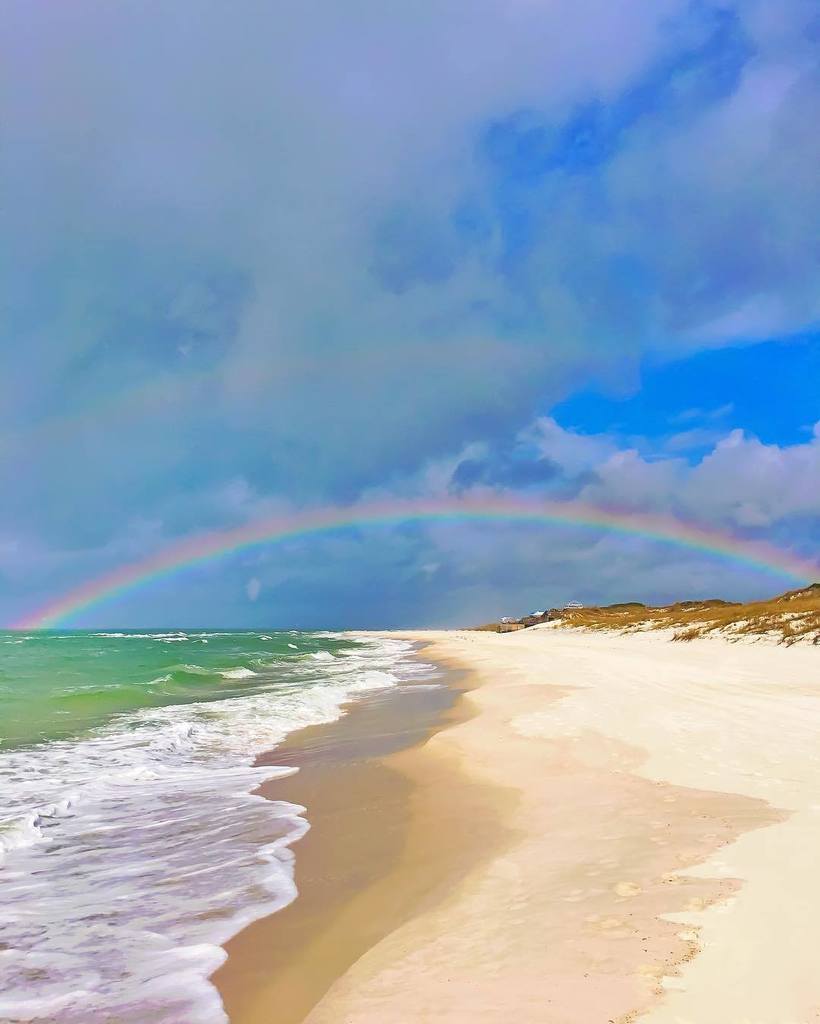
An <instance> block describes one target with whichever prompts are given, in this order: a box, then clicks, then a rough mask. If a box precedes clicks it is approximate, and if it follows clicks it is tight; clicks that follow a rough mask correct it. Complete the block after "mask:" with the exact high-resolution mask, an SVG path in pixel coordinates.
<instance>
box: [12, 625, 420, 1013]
mask: <svg viewBox="0 0 820 1024" xmlns="http://www.w3.org/2000/svg"><path fill="white" fill-rule="evenodd" d="M431 675H432V670H431V669H430V668H429V666H424V665H422V664H420V663H419V662H418V661H417V660H415V659H413V658H412V648H411V645H410V644H408V643H405V642H403V641H398V640H375V639H372V640H370V639H367V640H355V639H352V638H350V637H346V636H342V635H338V634H329V633H325V634H318V633H230V632H187V633H186V632H171V631H169V632H164V633H58V632H52V633H42V634H31V635H26V634H0V741H1V743H0V906H2V915H0V1020H2V1021H9V1022H11V1021H14V1022H17V1021H31V1020H49V1021H54V1022H55V1024H75V1022H76V1024H80V1022H83V1024H98V1022H99V1024H102V1022H111V1024H113V1022H114V1021H116V1022H118V1024H137V1022H140V1024H142V1022H144V1021H147V1020H151V1021H156V1022H158V1024H171V1022H174V1024H183V1022H184V1024H195V1022H197V1021H202V1022H221V1021H224V1020H225V1016H224V1012H223V1010H222V1007H221V1004H220V1002H219V999H218V996H217V994H216V992H215V990H214V989H213V987H212V986H211V985H210V983H209V982H208V980H207V979H208V976H209V975H210V974H211V973H212V972H213V971H214V970H215V968H216V967H217V966H219V964H220V963H221V962H222V960H223V958H224V953H223V952H222V949H221V948H220V944H221V943H223V942H225V941H226V940H227V939H228V938H229V937H230V936H231V935H233V934H235V933H236V932H237V931H238V930H239V929H240V928H241V927H243V926H244V925H245V924H246V923H249V922H250V921H252V920H254V919H255V918H258V917H260V916H263V915H264V914H266V913H270V912H273V911H274V910H276V909H277V908H278V907H281V906H284V905H285V904H286V903H288V902H290V900H291V899H293V898H294V895H295V889H294V885H293V872H292V853H291V850H290V844H291V843H292V842H293V841H294V840H295V839H297V838H298V837H299V836H300V835H302V834H303V833H304V831H305V830H306V828H307V827H308V825H307V822H306V820H305V817H304V816H303V813H302V812H303V809H302V808H299V807H295V806H294V805H292V804H288V803H284V802H273V801H269V800H264V799H262V798H261V797H258V796H256V795H254V794H253V790H254V789H255V788H256V787H257V786H258V785H259V783H260V782H262V781H264V780H265V779H269V778H272V777H275V776H276V775H277V774H282V773H283V772H285V771H286V769H281V768H276V767H271V766H266V767H264V768H259V767H255V766H254V760H255V756H256V755H257V754H258V753H260V752H261V751H263V750H268V749H271V748H273V747H275V746H276V744H277V743H278V742H279V741H281V739H282V738H283V737H284V736H285V735H287V733H288V732H291V731H293V730H294V729H297V728H299V727H302V726H305V725H311V724H318V723H321V722H327V721H332V720H333V719H334V718H337V717H338V716H339V715H340V714H341V713H342V710H341V709H342V706H343V705H344V704H345V702H347V701H349V700H350V699H352V698H354V697H355V696H356V695H357V694H362V693H366V692H368V691H374V690H378V689H382V688H385V687H391V686H396V685H401V684H402V683H404V682H412V681H415V680H417V679H418V678H420V677H425V676H431Z"/></svg>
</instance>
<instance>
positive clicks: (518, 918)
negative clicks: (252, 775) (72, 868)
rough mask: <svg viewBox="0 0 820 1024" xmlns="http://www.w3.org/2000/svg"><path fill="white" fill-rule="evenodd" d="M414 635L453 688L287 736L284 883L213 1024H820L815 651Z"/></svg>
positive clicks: (280, 789) (233, 964)
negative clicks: (415, 709)
mask: <svg viewBox="0 0 820 1024" xmlns="http://www.w3.org/2000/svg"><path fill="white" fill-rule="evenodd" d="M404 635H405V636H407V634H404ZM412 636H413V637H415V638H417V639H419V640H423V641H424V642H425V643H427V644H429V645H430V646H428V647H427V648H426V650H425V657H428V656H429V657H431V658H434V659H436V660H440V661H442V662H446V663H448V664H451V665H452V664H457V665H460V666H462V667H463V668H464V669H465V670H468V671H469V672H470V676H469V677H468V678H469V680H470V681H471V685H472V684H474V688H471V689H469V690H468V691H467V692H466V694H465V695H464V697H463V698H462V699H461V701H460V702H459V703H458V704H457V705H456V713H455V715H453V712H452V711H450V712H445V711H443V710H442V709H439V710H438V711H435V712H434V713H433V714H432V716H431V717H429V718H427V719H426V723H425V724H424V725H423V726H421V724H420V726H419V727H420V732H418V731H417V732H415V734H414V732H413V729H412V728H411V729H410V730H409V734H406V735H405V737H404V739H401V740H399V739H398V737H399V736H401V735H402V731H403V728H404V724H406V723H407V722H408V718H407V717H406V710H404V709H401V708H399V706H398V705H397V704H393V705H392V710H391V711H389V712H387V711H385V708H386V707H387V705H385V706H384V707H383V708H382V709H381V710H379V709H378V708H377V707H371V708H370V709H368V708H367V707H365V706H362V707H361V708H360V709H359V711H356V712H354V713H352V714H351V715H350V716H349V718H348V720H347V728H350V727H352V726H353V725H354V723H355V721H356V720H358V723H359V724H358V725H357V726H356V730H357V732H356V738H355V740H354V739H352V735H353V734H352V733H347V732H346V729H345V728H343V727H342V726H341V725H339V727H338V729H337V730H336V736H337V739H336V740H335V741H332V742H329V743H319V744H318V749H319V750H320V751H323V753H321V754H320V753H319V752H318V751H317V750H314V753H313V754H312V755H311V753H310V749H309V748H310V744H307V748H308V749H307V750H306V751H305V752H304V753H299V752H298V751H297V750H296V749H294V751H293V756H294V757H296V758H297V762H298V763H300V764H303V765H304V766H305V767H304V769H303V771H302V772H300V773H298V774H297V775H296V776H293V777H292V778H291V779H287V780H280V781H279V782H274V783H272V784H271V785H272V786H275V787H276V792H275V793H273V792H272V793H271V794H270V795H271V796H273V797H274V798H283V799H289V800H294V801H295V802H301V803H304V804H306V805H307V806H308V817H309V819H310V820H311V822H312V823H313V829H312V831H311V832H310V833H308V836H307V838H306V839H305V840H303V841H302V843H300V844H299V846H298V847H296V858H297V861H296V862H297V879H298V884H299V889H300V896H299V897H298V899H297V900H296V901H295V903H294V904H292V906H291V907H289V908H287V909H286V910H285V911H283V912H281V913H280V914H277V915H274V916H273V917H271V918H268V919H266V920H265V921H262V922H259V923H258V925H254V926H252V927H251V928H250V929H248V930H247V931H246V932H244V933H243V934H242V935H240V936H238V937H237V939H236V940H234V942H233V943H232V944H231V946H230V947H229V952H230V958H229V961H228V964H227V966H226V968H223V970H222V971H221V972H220V978H219V981H220V985H221V988H222V991H223V993H224V994H225V998H226V1005H227V1007H228V1009H229V1012H230V1015H231V1020H232V1022H234V1024H236V1022H239V1024H257V1022H258V1024H261V1022H262V1021H265V1022H266V1024H273V1022H284V1024H288V1022H290V1021H294V1022H295V1021H301V1020H304V1021H307V1022H308V1024H408V1022H419V1024H468V1022H469V1024H473V1022H488V1024H489V1022H493V1024H499V1022H503V1024H508V1022H510V1021H516V1022H521V1024H598V1022H600V1024H628V1022H632V1021H636V1020H638V1019H640V1020H641V1021H642V1022H646V1024H672V1022H674V1024H679V1022H686V1024H746V1022H748V1021H754V1022H755V1024H786V1022H788V1024H806V1022H809V1021H812V1020H815V1019H820V1016H818V1013H820V984H818V983H817V982H815V981H814V980H813V979H814V976H815V974H816V971H815V970H814V962H813V960H814V949H815V948H816V945H817V941H818V939H820V925H819V924H818V922H817V921H816V920H815V917H816V915H815V913H814V910H813V908H814V905H815V902H816V899H815V897H816V896H817V895H818V893H817V887H818V886H817V882H816V879H815V874H816V868H815V860H816V851H817V849H818V839H820V747H818V744H817V741H816V736H817V733H818V730H820V651H818V650H817V649H816V648H815V649H811V648H804V649H798V648H788V649H787V648H782V647H780V648H777V647H773V646H771V645H766V644H756V645H747V644H729V643H727V642H726V641H724V640H720V639H712V640H703V641H694V642H692V643H691V644H673V643H670V642H669V641H668V639H667V638H665V637H664V636H660V635H657V634H655V635H651V636H649V635H647V636H632V637H620V636H615V635H611V634H583V633H574V632H554V631H551V630H538V629H533V630H527V631H524V632H519V633H513V634H509V635H505V636H499V635H497V634H482V633H458V632H451V633H436V634H431V633H427V634H412ZM388 703H389V702H388ZM384 714H386V715H387V717H388V719H390V720H391V721H392V722H393V725H392V726H391V727H390V728H389V729H387V730H386V731H387V732H389V733H390V734H391V735H392V736H393V741H392V742H396V743H397V744H398V746H400V747H402V748H403V749H401V750H399V751H398V752H394V753H391V752H389V750H387V749H386V748H385V747H384V742H385V741H384V735H383V734H384V732H385V729H384V728H383V727H382V726H381V725H379V726H376V724H375V723H376V722H378V721H379V715H384ZM371 715H375V718H373V717H370V716H371ZM448 716H453V717H451V718H450V720H449V721H447V718H448ZM422 717H423V716H422ZM399 720H400V721H401V723H404V724H402V725H400V724H399ZM442 726H444V727H443V728H442ZM343 733H345V734H346V735H347V736H348V739H346V740H343V739H342V735H343ZM374 736H376V737H378V738H377V740H376V746H375V747H374V746H372V745H371V743H372V742H373V739H374ZM408 743H409V744H410V745H408ZM358 745H360V746H358ZM296 746H299V742H297V744H296ZM351 752H353V754H354V756H353V757H351ZM359 754H361V756H359ZM279 757H280V752H277V754H276V760H277V761H279ZM300 757H304V760H301V761H300V760H299V758H300ZM295 763H296V762H295Z"/></svg>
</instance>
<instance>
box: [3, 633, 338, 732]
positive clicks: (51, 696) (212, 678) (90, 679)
mask: <svg viewBox="0 0 820 1024" xmlns="http://www.w3.org/2000/svg"><path fill="white" fill-rule="evenodd" d="M295 639H296V640H298V643H295V642H294V640H295ZM355 648H356V645H355V644H353V643H352V642H351V641H349V640H345V639H340V638H334V637H332V636H330V635H326V634H323V635H318V634H312V633H302V634H298V635H294V634H291V633H228V632H224V633H220V632H190V633H189V632H183V633H180V632H166V633H162V632H158V633H141V632H138V631H133V632H130V633H125V632H120V633H87V632H72V633H68V632H65V631H63V632H60V631H50V632H43V633H31V634H26V633H22V634H16V633H0V749H7V748H8V747H10V746H17V745H19V744H21V743H30V742H36V741H39V740H44V739H55V738H58V737H66V736H75V735H79V734H82V733H83V732H85V731H87V730H88V729H90V728H92V727H94V726H96V725H99V724H101V723H103V722H105V721H107V720H108V719H110V718H111V717H112V716H113V715H117V714H122V713H123V712H128V711H135V710H137V709H139V708H150V707H165V706H166V705H169V704H189V703H193V702H196V701H222V700H230V699H231V698H234V697H241V696H247V695H248V694H253V693H259V692H264V691H265V690H266V689H267V688H269V686H270V685H271V681H273V682H274V683H281V681H282V672H283V670H286V669H287V668H288V667H295V666H298V665H300V664H303V663H304V656H305V655H306V654H311V653H317V652H329V653H332V654H339V653H343V652H345V651H350V650H352V649H355ZM300 659H301V661H300ZM297 676H298V677H299V678H300V679H301V676H300V675H299V673H298V672H297Z"/></svg>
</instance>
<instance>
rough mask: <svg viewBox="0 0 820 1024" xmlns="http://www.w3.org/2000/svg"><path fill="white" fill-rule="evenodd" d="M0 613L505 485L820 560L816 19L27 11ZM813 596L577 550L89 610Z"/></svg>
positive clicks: (4, 71)
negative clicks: (204, 549)
mask: <svg viewBox="0 0 820 1024" xmlns="http://www.w3.org/2000/svg"><path fill="white" fill-rule="evenodd" d="M3 21H4V31H3V38H2V41H1V42H0V49H2V51H3V52H2V53H0V126H2V127H1V128H0V132H1V133H2V146H0V191H2V196H3V202H2V204H0V231H2V237H3V245H2V247H0V308H2V314H3V315H2V317H0V346H1V347H2V354H3V363H2V374H0V493H1V494H2V501H1V502H0V622H2V621H5V622H9V621H12V620H14V619H15V618H18V617H20V616H22V615H23V614H27V613H28V612H30V611H31V610H33V609H36V608H37V607H38V606H40V605H42V604H44V603H45V602H48V601H50V600H52V599H54V598H55V597H56V596H57V595H59V594H60V593H62V592H64V591H67V590H70V589H71V588H72V587H75V586H78V585H80V584H82V583H84V582H85V581H87V580H89V579H93V578H94V577H96V576H99V575H101V574H103V573H105V572H107V571H110V570H112V569H114V568H116V567H117V566H121V565H125V564H128V563H131V562H138V561H140V560H142V559H145V558H148V557H149V556H150V555H151V554H152V553H154V552H156V551H159V550H160V549H162V548H163V547H165V546H168V545H172V544H174V543H176V542H178V541H180V540H182V539H184V538H186V537H189V536H191V535H192V534H196V533H198V532H201V531H204V530H215V529H222V528H224V529H229V528H231V527H235V526H237V525H239V524H242V523H245V522H250V521H253V520H255V519H258V518H262V517H264V516H266V515H272V514H275V513H277V512H282V513H283V514H284V513H286V514H291V513H294V512H297V513H298V511H299V510H302V509H314V508H318V507H322V506H325V505H351V506H356V505H358V504H366V503H367V502H368V501H372V500H374V499H380V500H381V499H384V498H390V497H397V498H402V499H412V498H413V497H438V496H443V495H454V496H456V495H464V494H467V495H475V494H481V493H492V494H502V495H513V496H525V497H531V498H533V499H536V498H539V497H541V498H544V499H549V500H564V499H566V500H576V499H577V500H582V501H584V502H588V503H592V504H597V505H602V506H606V507H617V508H619V509H621V510H627V511H629V510H634V511H636V512H644V513H661V514H664V515H669V516H673V517H677V518H679V519H681V520H682V521H686V522H691V523H696V524H698V525H700V526H702V527H703V528H707V529H715V530H720V531H722V532H724V533H726V534H729V535H731V536H734V537H740V538H749V539H750V540H765V541H768V542H771V543H773V544H776V545H778V546H780V547H782V548H784V549H786V550H788V551H790V552H793V553H797V554H801V555H803V556H805V557H809V558H810V557H816V556H817V552H818V550H820V388H819V387H818V382H820V259H819V257H820V248H819V247H818V236H817V224H818V223H820V188H818V183H817V167H818V166H820V136H818V133H817V131H816V124H817V112H818V109H820V70H819V68H820V65H819V64H818V54H819V53H820V15H818V12H817V7H816V5H815V4H814V3H813V2H808V0H782V2H779V3H777V4H772V3H770V2H764V0H742V2H741V0H738V2H731V0H726V2H723V0H719V2H717V0H716V2H707V0H699V2H680V0H626V2H624V3H620V4H612V3H611V2H608V0H580V2H579V0H572V2H570V0H503V2H501V0H469V2H467V0H438V2H436V3H419V2H417V0H414V2H412V3H411V2H404V0H398V2H396V3H391V4H384V3H381V2H376V0H353V2H351V3H348V4H344V5H342V4H337V3H329V2H326V0H316V2H315V3H313V4H309V5H285V4H278V3H275V2H270V0H265V2H256V0H244V2H243V3H242V4H240V5H235V4H225V3H224V2H221V0H219V2H216V0H176V2H175V3H174V4H167V3H160V2H153V0H138V2H132V0H119V2H117V3H116V4H109V3H102V2H100V0H75V2H74V3H71V4H54V3H49V2H46V0H8V2H7V3H6V4H4V16H3ZM789 585H790V581H789V580H787V579H783V578H779V577H777V576H776V575H774V574H768V573H764V572H759V571H753V570H752V569H750V568H749V567H748V566H742V565H739V564H734V563H731V562H729V561H727V560H725V559H720V558H715V557H711V556H707V555H699V554H697V553H693V552H692V551H688V550H684V549H681V548H679V547H676V546H675V545H669V544H662V543H658V542H651V541H644V540H641V539H640V538H634V537H633V538H624V537H622V536H615V535H610V534H607V533H605V532H598V533H596V532H594V531H593V532H590V531H589V530H576V529H574V528H572V527H564V528H558V527H547V526H542V527H526V528H524V527H522V526H521V525H520V524H504V523H492V524H481V523H470V524H462V525H458V524H456V525H454V524H452V523H449V524H441V523H439V524H429V523H428V524H422V523H407V524H401V525H397V526H394V527H389V528H388V527H382V528H377V529H364V528H362V529H348V530H344V531H338V532H337V533H333V534H329V535H325V536H321V537H313V538H302V539H299V540H292V541H288V542H285V543H283V544H278V545H271V546H268V547H262V548H256V549H253V550H250V551H245V552H241V553H237V554H235V555H233V556H229V557H225V558H222V559H218V560H215V561H212V562H209V563H207V564H204V565H201V566H197V567H194V568H190V569H188V570H185V571H180V572H179V573H177V574H175V575H174V576H172V577H170V578H165V579H163V580H159V581H156V582H154V583H152V584H150V585H146V586H145V587H142V588H137V589H135V590H133V591H131V592H129V593H127V594H123V595H120V596H117V597H115V598H113V599H112V600H110V601H108V602H104V603H102V604H100V605H98V606H96V607H95V608H93V609H90V610H89V611H88V612H86V613H83V614H82V615H80V616H78V617H77V618H76V620H74V621H73V622H72V623H71V624H72V625H77V626H84V625H89V626H128V625H169V624H173V625H179V626H185V625H201V626H219V625H226V626H247V627H249V628H253V627H257V626H259V627H263V626H264V627H266V628H274V627H275V626H283V627H291V626H293V627H305V628H322V627H327V628H340V627H344V626H367V625H371V626H387V625H416V624H418V625H426V624H441V625H449V624H456V623H464V622H471V621H481V620H485V619H489V618H492V617H495V616H497V615H500V614H517V613H523V612H527V611H530V610H533V609H537V608H542V607H547V606H550V605H554V604H561V603H563V602H564V601H566V600H570V599H577V600H582V601H585V602H593V601H594V602H599V601H600V602H605V601H616V600H630V599H635V600H645V601H648V602H652V601H657V602H662V601H668V600H674V599H679V598H683V597H706V596H715V595H719V596H725V597H730V598H735V599H741V598H751V597H756V596H763V595H767V594H771V593H775V592H778V591H780V590H783V589H786V588H787V587H788V586H789Z"/></svg>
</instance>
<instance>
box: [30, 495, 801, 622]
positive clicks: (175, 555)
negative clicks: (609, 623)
mask: <svg viewBox="0 0 820 1024" xmlns="http://www.w3.org/2000/svg"><path fill="white" fill-rule="evenodd" d="M470 521H484V522H493V521H495V522H503V523H508V524H509V523H530V524H545V525H552V526H572V527H586V528H590V529H594V530H601V531H612V532H615V533H618V534H622V535H632V536H636V537H640V538H643V539H645V540H651V541H661V542H664V543H668V544H674V545H677V546H679V547H681V548H686V549H689V550H692V551H696V552H702V553H706V554H710V555H715V556H718V557H721V558H725V559H729V560H731V561H733V562H735V563H738V564H742V565H745V566H747V567H750V568H752V569H755V570H757V571H763V572H768V573H773V574H775V575H777V576H781V577H788V578H790V579H792V580H796V581H799V582H800V583H805V582H808V581H810V580H811V579H813V578H814V577H816V576H817V575H818V574H820V565H818V562H816V561H813V560H811V561H810V560H808V559H806V558H802V557H800V556H798V555H795V554H792V553H790V552H786V551H783V550H781V549H778V548H776V547H773V546H772V545H770V544H766V543H763V542H760V541H753V540H747V539H741V538H737V537H733V536H731V535H729V534H725V533H720V532H718V531H715V530H712V529H706V528H704V527H701V526H697V525H694V524H691V523H684V522H681V521H680V520H677V519H672V518H669V517H663V516H655V515H647V514H643V513H634V512H626V511H622V510H621V511H619V510H613V509H605V508H597V507H594V506H591V505H584V504H580V503H577V502H555V501H533V500H527V499H524V498H513V497H503V496H499V495H482V496H471V497H461V498H453V497H446V498H425V499H413V500H388V501H374V502H368V503H366V504H359V505H352V506H347V507H324V508H314V509H308V510H303V511H301V512H299V513H297V514H289V515H276V516H272V517H270V518H266V519H261V520H258V521H255V522H250V523H246V524H244V525H242V526H237V527H233V528H231V529H227V530H213V531H210V532H206V533H200V534H196V535H193V536H190V537H187V538H185V539H183V540H181V541H178V542H176V543H174V544H172V545H169V546H168V547H165V548H162V549H161V550H159V551H157V552H155V553H154V554H152V555H149V556H148V557H147V558H145V559H143V560H141V561H139V562H133V563H131V564H128V565H123V566H120V567H119V568H116V569H112V570H111V571H110V572H107V573H104V574H103V575H102V576H98V577H96V578H95V579H90V580H87V581H86V582H85V583H82V584H80V585H79V586H77V587H75V588H74V589H72V590H69V591H67V592H65V593H63V594H61V595H60V596H59V597H57V598H55V599H54V600H52V601H49V602H48V603H47V604H45V605H43V606H42V607H40V608H38V609H36V610H35V611H33V612H31V613H29V614H27V615H23V616H22V617H21V618H20V619H18V620H17V621H16V622H14V623H12V625H11V627H10V628H12V629H23V630H31V629H47V628H51V627H54V626H58V625H64V624H65V623H66V622H67V620H70V619H72V618H74V617H75V616H76V615H78V614H79V613H82V612H86V611H88V610H89V609H91V608H94V607H96V606H98V605H101V604H104V603H105V602H106V601H108V600H111V599H112V598H116V597H118V596H119V595H121V594H123V593H125V592H127V591H130V590H133V589H135V588H137V587H140V586H142V585H144V584H146V583H149V582H152V581H154V580H158V579H161V578H164V577H168V576H172V575H173V574H174V573H176V572H179V571H180V570H182V569H185V568H187V567H188V566H192V565H196V564H198V563H200V562H205V561H208V560H209V559H214V558H219V557H221V556H223V555H227V554H232V553H234V552H237V551H243V550H245V549H248V548H253V547H257V546H262V545H266V544H275V543H278V542H281V541H285V540H289V539H291V538H299V537H308V536H311V535H315V534H323V533H329V532H331V531H336V530H342V529H345V528H350V527H354V528H362V527H377V526H391V525H398V524H401V523H409V522H470Z"/></svg>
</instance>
